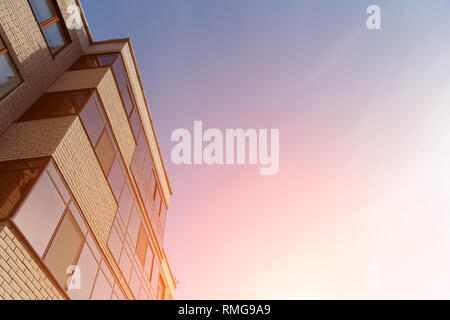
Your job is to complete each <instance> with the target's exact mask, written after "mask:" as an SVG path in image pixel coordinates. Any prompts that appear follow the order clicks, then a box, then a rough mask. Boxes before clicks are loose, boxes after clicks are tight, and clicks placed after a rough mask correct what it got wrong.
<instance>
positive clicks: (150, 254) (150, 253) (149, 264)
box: [144, 246, 153, 281]
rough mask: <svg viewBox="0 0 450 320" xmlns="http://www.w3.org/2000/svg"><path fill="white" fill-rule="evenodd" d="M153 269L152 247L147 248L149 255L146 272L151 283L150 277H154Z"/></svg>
mask: <svg viewBox="0 0 450 320" xmlns="http://www.w3.org/2000/svg"><path fill="white" fill-rule="evenodd" d="M152 267H153V251H152V249H151V248H150V246H148V247H147V255H146V257H145V264H144V270H145V273H146V274H147V279H148V280H149V281H150V277H151V275H152Z"/></svg>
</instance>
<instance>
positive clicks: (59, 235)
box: [44, 210, 84, 290]
mask: <svg viewBox="0 0 450 320" xmlns="http://www.w3.org/2000/svg"><path fill="white" fill-rule="evenodd" d="M83 244H84V236H83V234H82V233H81V230H80V228H79V227H78V225H77V222H76V221H75V218H74V217H73V216H72V213H71V212H70V210H68V211H67V212H66V215H65V216H64V218H63V220H62V222H61V224H60V226H59V228H58V231H57V232H56V234H55V236H54V238H53V240H52V242H51V244H50V246H49V248H48V251H47V253H46V255H45V257H44V262H45V264H46V265H47V267H48V269H49V270H50V272H51V273H52V274H53V276H54V277H55V279H56V281H58V283H59V285H60V286H61V287H62V288H64V289H65V290H67V287H66V282H67V278H68V277H69V274H67V272H66V271H67V267H69V266H71V265H74V264H76V262H77V260H78V257H79V256H80V253H81V249H82V248H83Z"/></svg>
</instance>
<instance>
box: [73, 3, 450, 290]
mask: <svg viewBox="0 0 450 320" xmlns="http://www.w3.org/2000/svg"><path fill="white" fill-rule="evenodd" d="M82 4H83V6H84V9H85V11H86V15H87V18H88V21H89V24H90V27H91V29H92V31H93V35H94V38H95V39H96V40H105V39H111V38H120V37H130V38H131V39H132V42H133V46H134V49H135V52H136V56H137V61H138V64H139V67H140V71H141V73H142V77H143V81H144V86H145V88H146V92H147V95H148V98H149V101H150V109H151V113H152V117H153V119H154V122H155V126H156V130H157V133H158V137H159V142H160V145H161V149H162V152H163V156H164V159H165V163H166V167H167V171H168V174H169V177H170V180H171V183H172V187H173V190H174V196H173V198H172V202H171V206H170V208H169V216H168V222H167V228H166V230H167V232H166V239H165V247H166V252H167V255H168V257H169V260H170V263H171V267H172V269H173V271H174V274H175V276H176V278H177V280H179V290H178V292H177V298H180V299H196V298H203V299H215V298H221V299H240V298H243V299H253V298H255V299H256V298H264V299H279V298H287V299H290V298H450V273H449V272H448V270H450V232H449V231H450V196H449V194H450V126H449V123H450V41H449V30H450V19H449V16H448V12H450V2H449V1H448V0H433V1H423V0H403V1H402V0H396V1H381V0H371V1H364V0H346V1H334V0H327V1H325V0H314V1H313V0H309V1H300V0H281V1H275V0H272V1H266V0H246V1H237V0H232V1H219V0H214V1H213V0H189V1H186V0H177V1H175V0H164V1H163V0H158V1H156V0H150V1H149V0H128V1H125V0H108V1H106V0H83V1H82ZM371 4H378V5H379V6H380V7H381V11H382V30H380V31H369V30H367V28H366V18H367V14H366V8H367V7H368V6H369V5H371ZM194 120H202V121H203V125H204V127H205V128H219V129H221V130H225V129H226V128H230V129H233V128H245V129H246V128H261V129H264V128H266V129H270V128H278V129H280V172H279V174H278V175H276V176H270V177H268V176H260V175H259V167H258V166H256V167H254V166H222V167H221V166H212V167H208V166H206V165H205V166H174V165H173V164H172V163H171V160H170V152H171V149H172V147H173V146H174V143H172V142H171V141H170V135H171V133H172V131H173V130H175V129H177V128H187V129H189V130H191V131H192V130H193V129H192V128H193V121H194ZM371 266H373V267H375V269H376V270H378V273H379V278H380V280H381V287H380V289H378V290H369V289H368V288H367V285H366V282H367V280H368V279H369V278H371V276H372V274H368V268H370V267H371Z"/></svg>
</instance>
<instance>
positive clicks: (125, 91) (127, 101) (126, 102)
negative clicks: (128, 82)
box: [121, 86, 134, 116]
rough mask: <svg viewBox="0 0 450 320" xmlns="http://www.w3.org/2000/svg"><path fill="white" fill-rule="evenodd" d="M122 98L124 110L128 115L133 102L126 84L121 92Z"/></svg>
mask: <svg viewBox="0 0 450 320" xmlns="http://www.w3.org/2000/svg"><path fill="white" fill-rule="evenodd" d="M121 94H122V99H123V103H124V106H125V111H126V112H127V115H128V116H129V115H130V113H131V110H133V107H134V106H133V102H132V101H131V96H130V90H129V89H128V86H127V87H125V88H124V89H123V90H122V92H121Z"/></svg>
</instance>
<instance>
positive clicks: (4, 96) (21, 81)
mask: <svg viewBox="0 0 450 320" xmlns="http://www.w3.org/2000/svg"><path fill="white" fill-rule="evenodd" d="M0 40H1V41H2V42H3V45H4V46H5V48H3V49H1V50H0V56H2V55H4V54H7V55H8V56H9V58H10V59H11V61H12V63H13V65H14V68H16V71H17V74H18V75H19V78H20V82H19V84H18V85H17V86H15V87H14V88H13V89H11V90H10V91H9V92H8V93H6V94H5V95H3V96H0V102H1V101H3V99H5V98H6V97H8V96H9V95H10V94H11V93H12V92H14V91H15V90H16V89H17V88H18V87H20V86H21V85H22V83H24V78H23V76H22V73H21V72H20V70H19V68H18V67H17V63H16V61H15V59H14V57H13V55H12V54H11V53H10V50H9V48H8V45H7V43H6V42H5V40H3V37H2V36H1V35H0Z"/></svg>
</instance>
